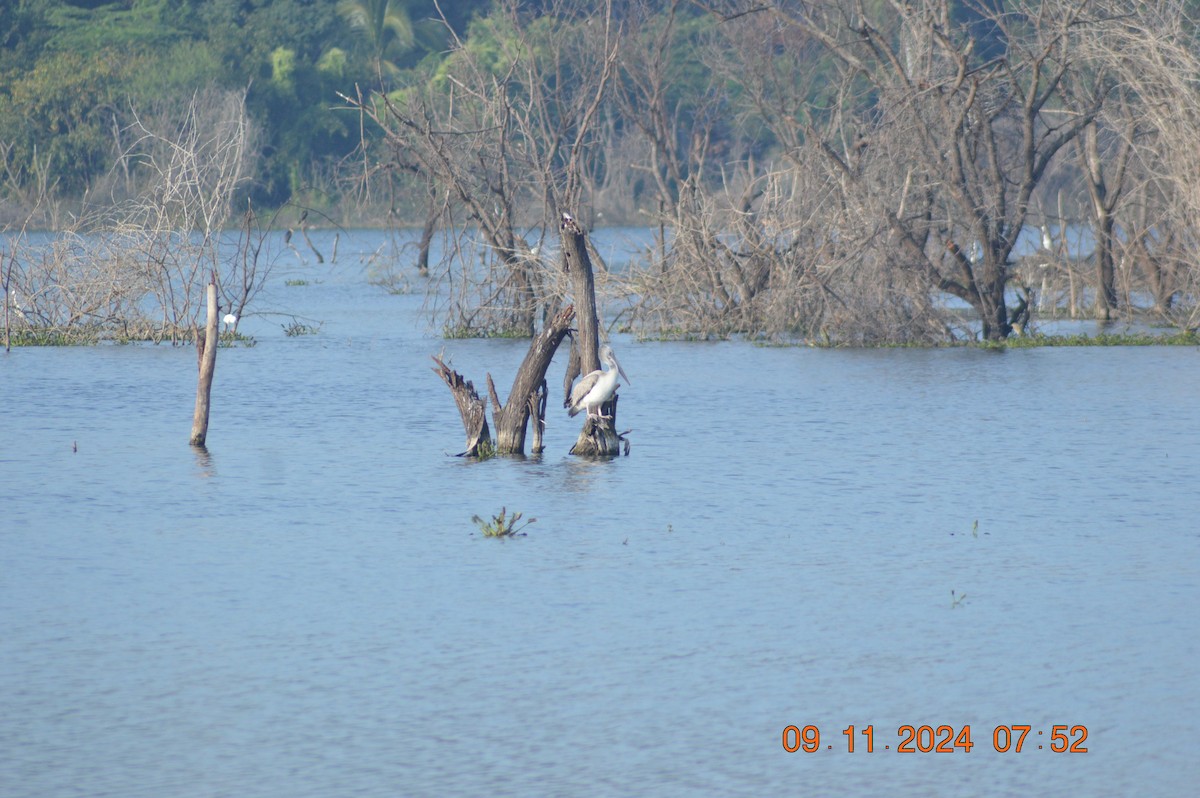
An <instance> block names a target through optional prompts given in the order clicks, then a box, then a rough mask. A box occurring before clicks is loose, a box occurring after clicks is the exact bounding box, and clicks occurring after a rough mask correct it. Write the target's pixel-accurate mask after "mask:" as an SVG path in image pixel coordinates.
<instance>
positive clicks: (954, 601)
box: [950, 590, 967, 609]
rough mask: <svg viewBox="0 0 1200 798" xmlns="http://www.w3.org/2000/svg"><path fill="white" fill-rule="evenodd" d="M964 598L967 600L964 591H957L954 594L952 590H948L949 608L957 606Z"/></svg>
mask: <svg viewBox="0 0 1200 798" xmlns="http://www.w3.org/2000/svg"><path fill="white" fill-rule="evenodd" d="M966 600H967V594H966V593H957V594H956V593H955V592H954V591H953V590H951V591H950V609H954V608H955V607H957V606H959V605H960V604H962V603H963V602H964V601H966Z"/></svg>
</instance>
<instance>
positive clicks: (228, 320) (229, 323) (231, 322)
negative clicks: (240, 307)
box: [222, 313, 237, 332]
mask: <svg viewBox="0 0 1200 798" xmlns="http://www.w3.org/2000/svg"><path fill="white" fill-rule="evenodd" d="M222 321H224V322H225V331H226V332H228V331H229V328H230V327H233V326H236V325H237V316H235V315H233V314H232V313H226V314H225V318H224V319H222Z"/></svg>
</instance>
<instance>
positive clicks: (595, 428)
mask: <svg viewBox="0 0 1200 798" xmlns="http://www.w3.org/2000/svg"><path fill="white" fill-rule="evenodd" d="M561 232H562V257H563V270H564V271H565V272H566V273H567V274H568V275H570V277H571V288H572V291H573V292H574V294H575V305H576V316H577V319H578V329H577V330H576V332H575V334H574V335H573V336H572V343H571V359H570V361H569V362H568V364H567V374H566V377H565V379H564V380H563V388H564V393H565V396H564V398H563V406H564V407H569V406H570V402H571V384H572V383H573V382H574V381H575V378H576V377H578V376H579V375H581V374H590V373H591V372H593V371H596V370H598V369H599V368H600V319H599V315H598V314H597V312H596V282H595V277H594V276H593V272H592V260H591V258H590V257H589V256H588V251H587V237H586V236H585V234H584V232H583V230H582V229H580V227H579V225H578V224H576V222H575V220H574V219H573V218H572V217H571V216H570V215H569V214H563V221H562V225H561ZM617 399H618V397H617V395H616V394H613V397H612V399H610V400H609V401H607V402H605V403H604V405H603V406H602V407H601V409H600V413H601V415H602V416H605V418H596V417H595V416H591V415H589V416H587V418H586V419H585V421H584V422H583V429H581V430H580V431H579V438H578V439H577V440H576V441H575V445H574V446H572V447H571V451H570V453H571V454H577V455H583V456H590V457H613V456H616V455H619V454H620V453H621V444H622V443H626V451H627V452H628V444H627V442H626V441H625V439H624V438H623V437H622V436H621V435H619V434H618V433H617V428H616V424H617Z"/></svg>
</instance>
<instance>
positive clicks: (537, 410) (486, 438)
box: [433, 307, 575, 457]
mask: <svg viewBox="0 0 1200 798" xmlns="http://www.w3.org/2000/svg"><path fill="white" fill-rule="evenodd" d="M574 317H575V308H573V307H567V308H566V309H564V310H562V311H559V313H558V314H557V315H555V316H554V318H553V319H551V320H550V323H549V324H548V325H547V326H546V328H545V329H543V330H542V331H541V332H540V333H538V335H537V336H536V337H535V338H534V339H533V341H532V342H531V343H530V344H529V351H528V352H527V353H526V354H525V359H524V360H523V361H522V362H521V367H520V368H519V369H518V370H517V376H516V378H515V379H514V380H513V386H512V390H511V391H509V393H508V401H507V402H506V403H505V404H504V405H501V404H500V398H499V397H498V396H497V395H496V385H495V383H494V382H493V381H492V375H491V374H488V375H487V381H488V393H489V395H490V396H491V399H492V420H493V421H494V422H495V426H496V441H495V443H494V444H493V442H492V438H491V435H490V434H489V432H488V425H487V404H486V402H485V401H484V400H483V398H482V397H480V396H479V394H478V393H477V392H476V390H475V386H474V385H473V384H472V383H471V382H470V380H466V379H464V378H463V376H462V375H461V374H459V373H458V372H457V371H454V370H453V369H451V368H450V367H449V366H447V365H446V364H445V363H444V362H442V360H441V358H439V357H437V356H436V355H435V356H434V357H433V360H434V362H436V363H437V364H438V367H437V368H435V369H434V371H435V372H437V374H438V376H440V377H441V378H442V380H443V381H444V382H445V383H446V385H447V386H449V388H450V392H451V393H453V394H454V401H455V402H456V403H457V405H458V412H459V415H460V416H462V420H463V427H464V428H466V431H467V449H466V451H464V452H463V453H462V454H461V455H460V456H465V457H478V456H481V455H483V454H486V453H488V450H489V449H491V450H492V451H494V452H495V453H496V454H523V453H524V452H525V433H526V429H527V428H528V426H529V419H530V416H533V423H534V431H533V452H534V454H539V453H540V452H541V451H542V428H543V427H544V426H545V423H546V395H547V390H546V371H547V369H549V368H550V361H551V360H553V359H554V353H555V351H556V350H557V349H558V345H559V344H560V343H562V339H563V338H565V337H566V335H567V332H568V330H570V327H571V320H572V319H573V318H574Z"/></svg>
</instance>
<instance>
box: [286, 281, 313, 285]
mask: <svg viewBox="0 0 1200 798" xmlns="http://www.w3.org/2000/svg"><path fill="white" fill-rule="evenodd" d="M283 284H284V285H290V286H301V285H308V280H284V281H283Z"/></svg>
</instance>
